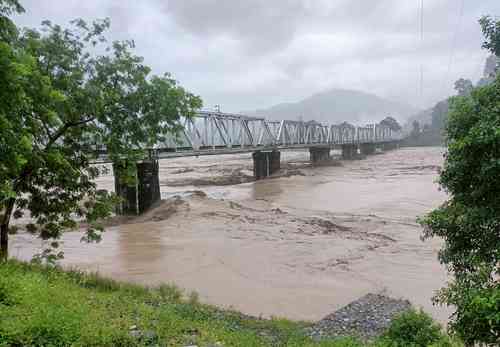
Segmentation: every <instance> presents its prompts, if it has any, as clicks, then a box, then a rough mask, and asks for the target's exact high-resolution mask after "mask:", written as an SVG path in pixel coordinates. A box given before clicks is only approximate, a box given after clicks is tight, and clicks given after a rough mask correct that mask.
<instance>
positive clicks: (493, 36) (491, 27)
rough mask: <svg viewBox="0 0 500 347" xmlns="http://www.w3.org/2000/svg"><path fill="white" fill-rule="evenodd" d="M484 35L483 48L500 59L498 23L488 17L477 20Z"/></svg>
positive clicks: (499, 29) (499, 27)
mask: <svg viewBox="0 0 500 347" xmlns="http://www.w3.org/2000/svg"><path fill="white" fill-rule="evenodd" d="M479 24H480V25H481V30H482V31H483V35H484V42H483V46H482V47H483V48H485V49H487V50H489V51H490V52H491V53H493V54H494V55H496V56H497V57H500V21H496V20H494V19H493V18H491V17H490V16H484V17H482V18H481V19H480V20H479Z"/></svg>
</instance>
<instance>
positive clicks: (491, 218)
mask: <svg viewBox="0 0 500 347" xmlns="http://www.w3.org/2000/svg"><path fill="white" fill-rule="evenodd" d="M485 21H486V22H487V21H488V17H485V18H483V19H481V25H482V26H483V32H484V34H485V37H486V38H487V40H490V41H487V42H486V43H485V45H484V46H485V47H487V48H489V49H490V50H491V51H492V52H494V53H497V52H496V51H495V49H496V48H495V47H499V46H500V36H499V35H493V34H492V32H491V31H490V29H491V27H494V28H497V29H498V28H499V27H500V23H499V22H497V23H496V24H495V25H490V24H488V25H485V24H484V23H485ZM491 40H496V41H494V42H493V41H491ZM499 105H500V77H497V78H496V79H495V81H494V82H493V83H492V84H490V85H487V86H484V87H480V88H475V89H474V90H472V92H471V93H470V95H468V96H456V97H453V98H452V99H451V101H450V114H449V117H448V122H447V124H446V133H447V140H448V151H447V154H446V160H445V165H444V168H443V170H442V172H441V175H440V180H439V182H440V184H441V186H442V187H443V188H444V189H445V190H446V191H447V192H448V193H449V196H450V198H449V200H448V201H446V202H445V203H444V204H443V205H442V206H441V207H439V208H438V209H436V210H434V211H432V212H431V213H430V214H428V215H427V216H426V217H425V218H424V219H422V220H421V223H422V224H423V225H424V227H425V234H424V235H425V237H432V236H440V237H442V238H443V239H444V241H445V245H444V247H443V248H442V249H441V250H440V253H439V259H440V260H441V262H442V263H444V264H446V265H447V267H448V269H449V270H450V271H451V272H452V273H453V274H454V281H453V282H452V283H450V284H449V285H448V287H447V288H445V289H443V290H442V291H441V293H440V294H439V295H438V296H437V297H436V300H437V301H438V302H441V303H446V304H449V305H453V306H454V307H456V311H455V312H454V314H453V316H452V321H451V323H450V327H451V328H452V329H453V330H454V331H455V332H456V333H457V334H459V335H460V336H461V337H462V338H463V340H464V341H465V342H466V343H467V344H469V345H472V344H476V343H486V344H495V345H497V344H499V343H500V282H499V280H498V279H499V276H500V184H499V183H498V177H500V107H499Z"/></svg>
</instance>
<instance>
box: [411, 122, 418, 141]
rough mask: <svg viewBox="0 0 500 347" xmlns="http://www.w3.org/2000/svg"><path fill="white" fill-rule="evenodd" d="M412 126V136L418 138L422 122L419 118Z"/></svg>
mask: <svg viewBox="0 0 500 347" xmlns="http://www.w3.org/2000/svg"><path fill="white" fill-rule="evenodd" d="M411 126H412V129H411V132H410V136H411V137H413V138H418V137H419V136H420V123H419V122H418V120H414V121H413V123H412V124H411Z"/></svg>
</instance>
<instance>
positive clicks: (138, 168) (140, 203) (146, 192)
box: [113, 160, 161, 215]
mask: <svg viewBox="0 0 500 347" xmlns="http://www.w3.org/2000/svg"><path fill="white" fill-rule="evenodd" d="M130 165H132V166H133V168H132V170H134V171H135V182H134V181H132V182H127V181H126V179H125V178H126V175H125V172H126V171H127V170H130V169H131V168H130V167H129V166H130ZM113 171H114V175H115V192H116V195H118V196H119V197H120V198H122V201H121V202H120V204H119V205H118V206H117V209H116V213H117V214H121V215H138V214H141V213H144V212H145V211H147V210H148V209H149V208H150V207H151V206H152V205H153V204H154V203H156V202H158V201H159V200H160V199H161V194H160V181H159V178H158V160H148V161H143V162H140V163H134V164H130V163H127V164H113Z"/></svg>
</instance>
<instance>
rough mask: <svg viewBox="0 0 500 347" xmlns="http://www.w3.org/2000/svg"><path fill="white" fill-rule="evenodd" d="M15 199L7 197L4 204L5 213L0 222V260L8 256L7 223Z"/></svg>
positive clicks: (8, 222)
mask: <svg viewBox="0 0 500 347" xmlns="http://www.w3.org/2000/svg"><path fill="white" fill-rule="evenodd" d="M15 202H16V199H9V200H8V201H7V204H6V206H5V214H4V215H3V218H2V221H1V223H2V224H0V262H2V261H5V260H7V257H8V256H9V224H10V216H11V214H12V210H13V209H14V204H15Z"/></svg>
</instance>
